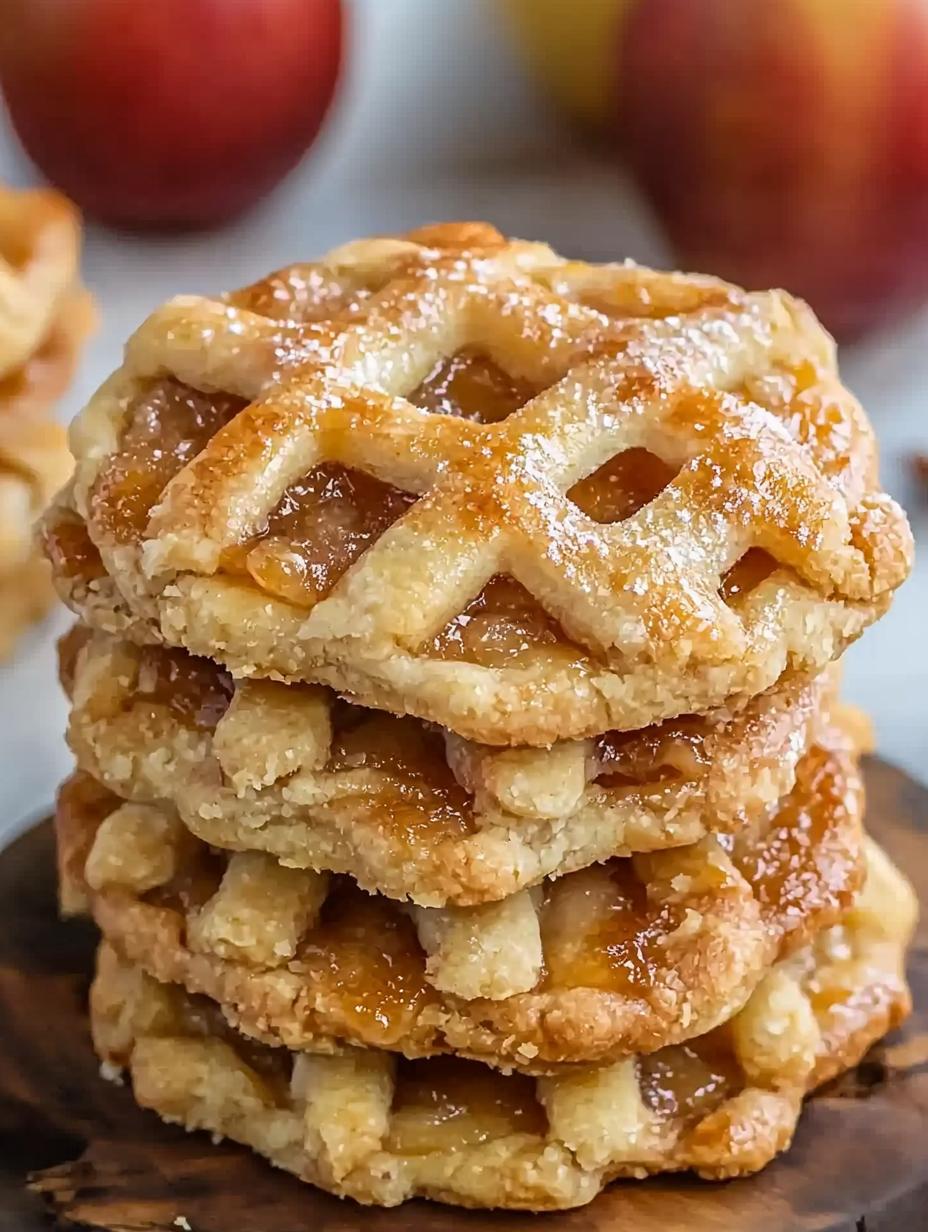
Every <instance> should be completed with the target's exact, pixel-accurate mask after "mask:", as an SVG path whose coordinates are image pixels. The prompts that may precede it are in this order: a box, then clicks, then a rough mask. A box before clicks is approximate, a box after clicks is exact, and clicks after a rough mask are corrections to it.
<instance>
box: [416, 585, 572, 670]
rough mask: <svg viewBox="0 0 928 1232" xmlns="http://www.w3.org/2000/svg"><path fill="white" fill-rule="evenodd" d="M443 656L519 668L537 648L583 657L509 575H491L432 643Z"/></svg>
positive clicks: (551, 619)
mask: <svg viewBox="0 0 928 1232" xmlns="http://www.w3.org/2000/svg"><path fill="white" fill-rule="evenodd" d="M429 650H430V652H431V653H433V654H436V655H438V657H439V658H442V659H454V660H466V661H467V662H469V663H477V664H479V665H480V666H481V667H515V666H518V665H519V664H520V663H521V662H524V661H525V658H526V656H529V655H531V654H532V653H538V652H539V651H540V652H542V653H544V654H545V655H547V656H550V655H551V654H552V653H556V654H558V655H563V656H564V657H565V658H566V659H569V660H571V661H573V660H576V659H577V658H578V657H583V658H585V657H586V656H585V655H584V652H583V651H581V650H580V649H578V648H577V647H576V646H574V645H573V644H572V643H571V642H570V641H569V640H568V638H567V635H566V634H565V633H564V631H563V629H562V628H561V627H560V625H559V624H558V623H557V621H556V620H554V618H553V617H551V616H549V615H548V613H547V612H546V611H545V610H544V608H543V607H542V606H541V604H540V603H538V601H537V600H536V599H533V598H532V596H531V595H530V594H529V592H528V591H527V590H526V589H525V587H524V586H520V585H519V583H518V582H516V581H514V580H513V579H512V578H510V577H504V576H502V575H498V576H497V577H494V578H492V579H491V580H490V581H489V582H488V583H487V585H486V586H485V587H484V588H483V590H482V591H481V592H480V594H479V595H478V596H477V598H476V599H473V600H472V601H471V602H470V603H469V604H468V605H467V607H466V608H465V609H464V611H463V612H461V614H460V615H459V616H455V617H454V619H453V620H451V621H449V623H448V624H447V625H446V626H445V628H444V629H442V631H441V633H439V634H438V636H437V637H435V638H434V639H433V640H432V642H431V643H430V646H429Z"/></svg>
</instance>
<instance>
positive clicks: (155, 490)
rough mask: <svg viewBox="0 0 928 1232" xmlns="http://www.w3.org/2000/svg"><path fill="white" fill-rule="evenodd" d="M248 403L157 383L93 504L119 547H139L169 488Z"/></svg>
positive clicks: (139, 406) (134, 412)
mask: <svg viewBox="0 0 928 1232" xmlns="http://www.w3.org/2000/svg"><path fill="white" fill-rule="evenodd" d="M245 406H247V403H246V402H245V401H244V399H242V398H234V397H232V396H231V395H230V394H204V393H201V392H200V391H199V390H196V389H192V388H191V387H190V386H189V385H183V384H181V383H180V382H179V381H175V380H168V379H165V380H162V381H157V382H155V383H154V384H153V385H151V386H150V387H149V389H148V390H147V391H146V392H145V394H144V395H142V396H140V397H139V398H138V400H137V401H136V402H135V403H134V405H133V406H132V408H131V411H130V417H129V422H128V424H127V427H126V430H125V432H124V433H123V437H122V441H121V443H120V447H119V449H118V450H117V451H116V452H115V453H113V454H111V455H110V456H109V457H108V458H107V459H106V461H105V462H104V464H103V467H102V469H101V471H100V474H99V475H98V477H97V480H96V482H95V484H94V486H93V491H92V493H91V498H90V504H91V509H92V512H93V517H94V521H95V522H96V523H97V525H99V526H100V527H101V528H102V529H103V531H104V533H106V534H107V535H108V536H109V537H110V538H111V539H113V540H114V541H115V542H116V543H134V542H136V541H137V540H138V539H139V538H140V537H141V535H142V533H143V532H144V530H145V527H146V526H147V524H148V519H149V516H150V514H151V511H152V508H153V507H154V506H155V505H156V504H157V503H158V500H159V498H160V497H161V493H162V492H163V491H164V489H165V487H166V486H167V484H168V482H169V481H170V480H171V479H173V478H174V476H175V475H176V474H177V473H178V471H180V470H181V469H182V468H183V467H184V466H186V465H187V463H188V462H190V461H191V460H192V459H193V458H195V457H196V455H197V454H198V453H199V452H200V450H201V449H203V447H204V446H205V445H206V444H207V442H208V441H209V440H210V438H211V437H212V436H214V435H215V434H216V432H218V430H219V429H220V428H221V427H222V426H223V425H224V424H226V423H228V422H229V420H230V419H232V418H233V417H234V416H235V415H237V414H238V413H239V411H241V410H243V409H244V407H245Z"/></svg>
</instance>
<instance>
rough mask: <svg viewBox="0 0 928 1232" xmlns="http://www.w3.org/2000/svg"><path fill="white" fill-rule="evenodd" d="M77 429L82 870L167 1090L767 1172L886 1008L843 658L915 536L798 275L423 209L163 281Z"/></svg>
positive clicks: (876, 890) (104, 964) (576, 1169)
mask: <svg viewBox="0 0 928 1232" xmlns="http://www.w3.org/2000/svg"><path fill="white" fill-rule="evenodd" d="M73 443H74V451H75V454H76V458H77V469H76V474H75V477H74V480H73V482H72V484H71V485H70V487H69V488H68V489H67V490H66V491H65V492H64V493H63V494H62V496H61V498H60V499H59V501H58V503H57V504H56V505H55V506H54V507H53V509H52V510H51V511H50V512H49V514H48V516H47V519H46V524H45V539H46V545H47V550H48V553H49V555H50V557H51V559H52V561H53V563H54V566H55V572H56V576H57V579H58V583H59V586H60V589H61V592H62V594H63V595H64V597H65V598H66V600H67V601H68V602H69V603H70V604H71V606H72V607H73V608H74V609H75V611H77V612H78V614H79V615H80V616H81V618H82V621H83V624H82V625H80V626H78V628H77V629H76V630H75V631H74V632H73V633H72V634H71V635H69V637H68V638H67V639H66V640H65V642H64V643H63V646H62V658H61V665H62V678H63V681H64V683H65V687H66V688H67V689H68V691H69V693H70V695H71V699H72V712H71V722H70V731H69V739H70V742H71V745H72V748H73V750H74V752H75V755H76V758H77V762H78V767H79V774H78V776H77V777H76V778H75V779H74V780H72V781H71V783H70V784H69V785H67V786H66V788H65V789H64V791H63V792H62V795H61V799H60V804H59V813H58V831H59V854H60V863H61V871H62V901H63V903H64V905H65V906H66V907H67V908H68V909H71V910H76V909H81V908H85V907H89V908H90V909H91V910H92V911H93V913H94V915H95V917H96V919H97V921H98V923H99V924H100V927H101V929H102V930H103V932H104V934H105V938H106V943H107V946H108V947H111V948H106V949H104V951H103V952H102V955H101V965H100V971H99V975H98V982H97V990H96V993H95V996H94V1001H93V1015H94V1024H95V1032H96V1043H97V1048H98V1051H99V1052H100V1054H101V1056H103V1057H104V1059H105V1060H106V1061H107V1062H109V1063H111V1064H114V1065H117V1066H128V1067H130V1068H131V1070H132V1074H133V1080H134V1084H135V1090H136V1095H137V1097H138V1098H139V1100H140V1102H142V1103H144V1104H146V1106H150V1107H153V1108H155V1109H156V1110H158V1111H159V1112H161V1113H162V1115H165V1116H167V1117H169V1118H172V1119H175V1120H181V1121H183V1122H184V1123H186V1124H188V1125H191V1126H194V1125H195V1126H203V1127H206V1128H209V1129H211V1130H212V1131H213V1132H215V1133H224V1134H228V1135H229V1136H232V1137H236V1138H239V1139H240V1140H243V1141H246V1142H248V1143H249V1144H250V1145H252V1146H254V1147H255V1148H256V1149H258V1150H260V1151H262V1152H263V1153H265V1154H267V1155H269V1156H270V1157H271V1158H272V1159H274V1160H275V1161H276V1162H278V1163H280V1164H282V1166H284V1167H287V1168H289V1169H291V1170H292V1171H295V1172H297V1173H298V1174H299V1175H302V1176H304V1177H305V1178H306V1179H311V1180H313V1181H315V1182H317V1183H319V1184H322V1185H324V1186H325V1187H327V1188H329V1189H332V1190H334V1191H335V1192H339V1193H345V1194H350V1195H352V1196H354V1197H357V1198H360V1199H362V1200H365V1201H376V1202H396V1201H400V1200H402V1199H403V1198H405V1197H408V1196H410V1195H411V1194H415V1193H422V1194H426V1195H428V1196H433V1197H440V1198H443V1199H446V1200H451V1201H457V1202H463V1203H465V1204H470V1205H516V1206H527V1207H533V1208H539V1209H540V1208H545V1207H550V1206H567V1205H573V1204H576V1203H578V1202H581V1201H586V1200H589V1198H591V1197H592V1196H593V1195H594V1194H595V1192H596V1191H597V1190H598V1188H599V1187H600V1186H601V1185H602V1184H604V1183H605V1182H606V1181H607V1180H608V1179H610V1178H611V1177H613V1176H617V1175H642V1174H644V1173H646V1172H650V1171H660V1170H662V1169H667V1168H686V1167H694V1168H697V1169H698V1170H700V1171H701V1172H703V1173H704V1174H707V1175H731V1174H737V1173H740V1172H745V1171H750V1170H752V1169H755V1168H757V1167H760V1166H762V1164H763V1163H764V1162H766V1161H767V1160H768V1159H769V1158H771V1157H772V1156H773V1154H775V1153H776V1151H777V1150H780V1149H782V1148H783V1147H784V1146H785V1145H786V1144H787V1143H788V1140H789V1137H790V1134H791V1132H792V1128H793V1126H794V1125H795V1121H796V1117H797V1116H798V1109H799V1104H800V1102H801V1099H802V1095H803V1094H804V1092H805V1091H806V1090H807V1089H809V1088H810V1087H811V1086H814V1085H815V1084H816V1083H818V1082H820V1081H822V1080H823V1079H824V1078H825V1077H827V1076H829V1075H830V1074H832V1073H834V1072H836V1071H837V1070H839V1069H841V1068H843V1067H845V1066H847V1065H849V1064H853V1063H854V1061H855V1060H856V1059H857V1057H859V1056H860V1055H861V1053H862V1051H863V1050H864V1049H865V1048H866V1047H867V1045H868V1044H869V1043H870V1042H871V1041H872V1040H873V1039H874V1038H876V1037H877V1036H878V1035H879V1034H881V1033H882V1032H883V1031H885V1030H886V1029H887V1028H888V1026H890V1025H891V1024H892V1023H894V1022H895V1021H898V1019H899V1018H900V1016H901V1015H903V1014H904V1012H905V1009H906V1005H907V995H908V994H907V991H906V988H905V982H904V977H903V974H902V966H903V959H904V948H905V944H906V940H907V937H908V933H909V930H910V928H911V922H912V907H911V902H910V899H909V896H908V894H907V891H906V888H905V883H904V882H903V881H902V880H901V878H900V877H899V875H898V874H897V873H896V872H895V870H893V869H892V868H891V867H890V866H889V865H888V863H887V861H886V860H885V857H883V856H882V854H881V853H880V852H879V851H878V849H876V848H875V847H873V845H872V844H869V843H868V841H867V840H865V838H864V836H863V831H862V811H863V799H862V792H861V786H860V780H859V774H858V770H857V759H858V755H859V751H860V747H859V746H860V730H861V729H860V725H859V723H857V722H851V721H850V720H849V718H848V715H847V713H846V712H845V711H843V710H842V708H841V707H840V705H839V704H838V702H837V699H836V696H835V679H834V676H833V673H832V671H831V670H830V668H829V664H831V662H832V661H833V660H835V659H836V658H837V657H838V656H839V655H840V653H841V652H842V650H843V649H844V647H845V646H846V645H847V644H848V643H849V642H850V641H852V640H853V639H854V638H855V637H857V636H858V635H859V634H860V633H861V632H862V631H863V630H864V628H865V627H866V626H867V625H868V624H869V623H871V622H872V621H873V620H875V619H876V618H877V617H879V616H880V615H881V614H882V613H883V612H884V611H885V610H886V608H887V607H888V605H889V603H890V600H891V597H892V592H893V590H894V589H895V587H896V586H898V585H899V584H900V583H901V582H902V580H903V579H904V577H905V575H906V572H907V570H908V567H909V563H910V559H911V539H910V535H909V530H908V526H907V524H906V521H905V518H904V515H903V514H902V513H901V511H900V510H899V509H898V507H897V506H896V505H895V504H894V503H893V502H892V501H891V500H890V499H889V497H887V496H886V495H885V494H884V493H882V492H881V491H880V489H879V486H878V480H877V475H876V454H875V448H874V443H873V438H872V434H871V431H870V428H869V425H868V424H867V421H866V418H865V416H864V414H863V412H862V410H861V409H860V407H859V406H858V404H857V403H856V401H855V400H854V399H853V398H852V396H851V395H850V394H849V393H848V392H847V391H846V390H845V389H844V388H843V387H842V385H841V384H840V381H839V379H838V376H837V372H836V367H835V358H834V352H833V346H832V343H831V341H830V339H829V338H828V337H827V335H825V334H824V333H823V332H822V330H821V329H820V327H819V326H818V324H817V323H816V321H815V319H814V318H813V317H812V315H811V314H810V313H809V311H808V309H806V308H805V307H804V306H803V305H802V304H800V303H797V302H796V301H795V300H793V299H791V298H790V297H789V296H788V295H786V294H784V293H782V292H766V293H762V294H748V293H746V292H743V291H740V290H738V289H737V288H734V287H730V286H728V285H726V284H723V283H720V282H717V281H714V280H712V279H706V278H694V277H688V276H683V275H676V274H661V273H655V272H652V271H649V270H644V269H641V268H639V267H636V266H630V265H613V266H599V267H594V266H589V265H585V264H578V263H573V262H568V261H564V260H562V259H561V258H559V257H557V256H556V255H555V254H554V253H553V252H551V250H550V249H548V248H547V247H545V246H544V245H540V244H530V243H524V242H519V241H513V242H510V241H506V240H504V239H503V237H501V236H500V235H499V234H498V233H497V232H496V231H495V230H493V229H492V228H490V227H487V226H484V225H481V224H455V225H445V226H437V227H431V228H426V229H424V230H421V231H418V232H414V233H412V234H411V235H410V236H407V237H405V238H402V239H379V240H369V241H362V242H359V243H356V244H351V245H347V246H346V247H344V248H341V249H338V250H336V251H335V252H334V253H331V254H330V255H329V256H328V257H327V258H325V259H324V260H323V261H322V262H320V263H318V264H314V265H298V266H292V267H290V268H288V269H286V270H284V271H282V272H281V273H279V274H276V275H272V276H271V277H269V278H268V279H266V280H265V281H263V282H261V283H258V284H256V285H255V286H252V287H249V288H246V289H245V290H243V291H239V292H234V293H231V294H229V295H227V296H224V297H222V298H220V299H217V300H208V299H195V298H190V297H186V298H182V299H178V300H175V301H172V302H171V303H169V304H168V305H166V306H165V307H164V308H162V309H160V310H159V311H157V312H156V313H155V314H154V315H153V316H152V317H151V318H150V319H149V320H148V321H147V322H146V323H145V324H144V325H143V326H142V327H141V329H140V330H139V331H138V332H137V333H136V334H135V335H134V337H133V338H132V339H131V340H130V342H129V344H128V347H127V351H126V359H125V363H124V365H123V367H122V368H121V369H120V371H119V372H118V373H117V374H116V375H115V376H114V377H112V378H111V380H110V381H109V382H107V384H106V385H105V386H104V387H103V388H102V390H101V391H100V392H99V393H98V394H97V395H96V396H95V398H94V399H93V400H92V401H91V403H90V405H89V406H88V407H87V409H86V410H85V411H84V412H83V414H82V415H81V417H80V418H79V420H78V421H77V423H76V424H75V429H74V434H73ZM868 873H869V877H868V881H867V889H866V891H865V892H864V896H863V897H862V898H861V897H858V896H859V894H860V891H861V886H862V884H863V881H864V878H865V874H868ZM359 887H360V888H359ZM890 902H895V904H896V908H895V909H893V910H889V909H887V904H888V903H890ZM153 979H154V981H157V983H153V982H152V980H153ZM204 995H205V996H206V997H207V998H208V999H209V1001H208V1002H207V1003H206V1004H207V1005H209V1006H211V1007H212V1008H210V1009H209V1011H208V1012H207V1011H206V1010H204V1009H203V1002H201V1001H197V1000H196V998H197V997H202V996H204ZM191 997H192V998H194V1000H192V1001H191V999H190V998H191ZM217 1007H218V1008H217ZM220 1011H221V1013H220ZM230 1024H231V1025H230ZM233 1028H234V1029H233ZM256 1040H257V1041H260V1043H255V1041H256ZM331 1054H334V1055H331ZM442 1054H444V1055H442ZM410 1066H411V1067H412V1068H410ZM591 1066H592V1067H595V1068H590V1067H591ZM416 1067H418V1068H416ZM488 1067H493V1069H495V1070H498V1071H504V1072H505V1073H506V1074H507V1076H506V1077H502V1076H499V1075H495V1076H494V1075H493V1072H492V1070H491V1069H490V1068H488ZM510 1071H517V1072H516V1073H511V1072H510ZM255 1092H257V1093H258V1094H257V1095H256V1094H255ZM255 1099H257V1101H258V1102H257V1105H256V1104H255V1103H254V1100H255ZM359 1127H361V1128H359ZM362 1128H363V1132H361V1129H362Z"/></svg>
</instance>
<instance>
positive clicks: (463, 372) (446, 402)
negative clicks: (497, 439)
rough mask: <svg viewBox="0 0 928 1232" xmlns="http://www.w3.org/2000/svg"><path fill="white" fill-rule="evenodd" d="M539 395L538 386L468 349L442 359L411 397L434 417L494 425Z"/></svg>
mask: <svg viewBox="0 0 928 1232" xmlns="http://www.w3.org/2000/svg"><path fill="white" fill-rule="evenodd" d="M538 392H539V389H538V388H537V386H534V385H532V384H531V383H530V382H529V381H526V380H523V379H522V378H520V377H514V376H510V375H509V373H508V372H504V371H503V369H502V368H501V367H500V366H499V364H497V363H495V362H494V361H493V360H492V359H490V357H489V356H488V355H482V354H481V353H480V352H479V351H477V350H475V349H473V348H472V347H467V348H465V349H464V350H462V351H458V353H457V354H456V355H452V356H450V357H449V358H448V359H441V360H439V361H438V363H437V364H436V365H435V367H434V368H433V369H432V371H431V372H430V373H429V374H428V376H427V377H426V378H425V380H424V381H423V382H422V384H421V385H419V387H418V388H417V389H414V390H413V392H412V393H411V394H409V395H408V398H409V401H410V402H412V403H413V404H414V405H415V406H419V407H421V408H422V409H423V410H425V411H431V412H432V413H433V414H438V415H457V416H458V417H459V418H461V419H473V420H476V421H477V422H478V423H486V424H490V423H499V421H500V420H501V419H506V418H507V417H508V416H509V415H511V414H512V413H513V411H517V410H518V409H519V407H520V406H524V405H525V403H526V402H528V401H530V400H531V399H532V398H534V397H535V395H536V394H537V393H538Z"/></svg>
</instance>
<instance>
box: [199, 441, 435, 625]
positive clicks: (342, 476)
mask: <svg viewBox="0 0 928 1232" xmlns="http://www.w3.org/2000/svg"><path fill="white" fill-rule="evenodd" d="M415 499H416V498H415V496H413V495H412V494H410V493H408V492H401V491H400V490H399V488H394V487H391V486H390V484H387V483H382V482H381V481H380V480H379V479H374V478H373V477H372V476H370V475H365V474H364V473H363V472H361V471H354V470H348V469H346V468H345V467H343V466H338V465H337V464H335V463H327V464H325V465H323V466H317V467H316V468H315V469H314V470H312V471H310V473H309V474H308V475H307V476H306V477H305V478H304V479H301V480H300V481H299V483H295V484H293V485H292V486H291V487H290V488H288V489H287V491H286V492H285V493H284V495H283V497H282V498H281V500H280V502H279V504H278V505H277V508H276V509H275V510H274V511H273V512H272V513H271V514H270V515H269V517H268V519H267V524H266V525H265V526H264V527H263V528H262V529H261V530H260V531H259V532H258V533H257V534H255V535H252V536H251V538H249V539H246V540H245V542H244V543H241V544H238V545H237V546H236V547H233V548H228V549H226V551H225V552H224V553H223V567H224V568H225V569H226V570H227V571H229V572H231V573H237V574H240V575H247V576H249V577H251V579H252V580H253V581H255V582H256V583H257V584H258V586H260V587H261V589H262V590H264V591H267V593H268V594H271V595H274V596H275V597H277V598H279V599H284V600H286V601H287V602H288V603H293V604H296V605H297V606H299V607H312V606H313V604H315V603H318V602H319V600H320V599H323V598H324V597H325V596H326V595H327V594H328V593H329V591H330V590H331V589H332V587H333V586H334V585H335V583H336V582H337V581H338V580H339V578H340V577H341V576H342V574H343V573H344V572H345V570H346V569H348V568H349V566H350V565H353V564H354V562H355V561H356V560H357V559H358V557H359V556H360V555H361V554H362V553H363V552H364V551H366V550H367V548H369V547H370V546H371V544H373V543H374V542H376V540H377V539H379V538H380V536H381V535H382V534H383V533H384V531H385V530H386V529H387V528H388V527H389V526H390V525H391V524H392V523H393V522H395V521H396V519H397V518H398V517H400V516H401V515H402V514H404V513H405V512H406V510H407V509H408V508H409V506H410V505H411V504H412V503H413V502H414V501H415Z"/></svg>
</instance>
